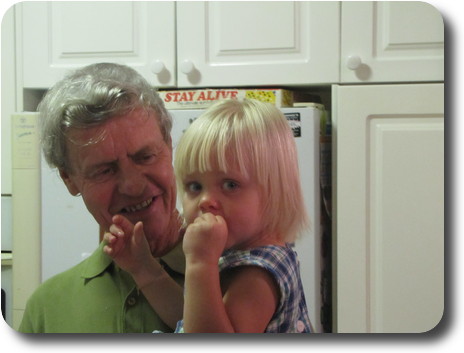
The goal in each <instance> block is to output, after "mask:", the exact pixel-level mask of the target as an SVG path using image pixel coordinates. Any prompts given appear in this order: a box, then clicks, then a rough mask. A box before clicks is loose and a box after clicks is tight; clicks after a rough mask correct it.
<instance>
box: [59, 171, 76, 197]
mask: <svg viewBox="0 0 464 353" xmlns="http://www.w3.org/2000/svg"><path fill="white" fill-rule="evenodd" d="M59 172H60V177H61V179H62V180H63V182H64V184H65V185H66V187H67V188H68V191H69V193H70V194H71V195H73V196H76V195H77V194H79V189H78V187H77V185H76V184H75V183H74V181H73V180H72V179H71V177H70V175H69V173H68V172H66V171H65V170H64V169H60V170H59Z"/></svg>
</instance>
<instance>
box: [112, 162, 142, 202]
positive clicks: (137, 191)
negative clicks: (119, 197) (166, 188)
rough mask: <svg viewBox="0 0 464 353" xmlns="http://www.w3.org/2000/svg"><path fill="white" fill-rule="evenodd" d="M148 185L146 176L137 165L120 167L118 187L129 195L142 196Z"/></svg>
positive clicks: (122, 192)
mask: <svg viewBox="0 0 464 353" xmlns="http://www.w3.org/2000/svg"><path fill="white" fill-rule="evenodd" d="M145 186H146V178H145V176H144V174H143V173H142V172H141V171H140V170H139V168H138V167H137V166H128V167H125V168H120V169H119V180H118V189H119V192H120V193H121V194H123V195H127V196H140V195H142V194H143V192H144V190H145Z"/></svg>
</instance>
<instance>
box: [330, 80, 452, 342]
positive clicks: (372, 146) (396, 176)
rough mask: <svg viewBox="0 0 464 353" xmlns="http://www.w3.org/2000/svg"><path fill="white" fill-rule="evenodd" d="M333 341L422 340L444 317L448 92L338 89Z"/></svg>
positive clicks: (421, 87) (438, 88) (423, 87)
mask: <svg viewBox="0 0 464 353" xmlns="http://www.w3.org/2000/svg"><path fill="white" fill-rule="evenodd" d="M333 99H334V108H335V111H334V114H333V115H334V122H333V124H334V133H335V140H336V146H334V150H335V156H334V158H335V163H336V166H337V168H336V171H334V173H335V174H336V176H335V179H334V180H335V185H334V186H335V190H336V192H335V194H336V197H335V209H334V210H335V213H336V216H335V223H334V226H335V229H334V234H336V236H335V239H334V249H336V252H335V253H334V256H335V258H336V270H335V277H334V282H333V283H334V284H335V285H336V293H337V296H336V302H335V303H334V305H335V312H336V313H337V314H336V318H335V320H336V331H337V332H394V333H397V332H424V331H428V330H431V329H433V328H434V327H435V326H436V325H437V324H438V323H439V322H440V320H441V317H442V315H443V309H444V85H443V84H410V85H406V84H405V85H379V86H377V85H369V86H343V87H342V86H335V87H334V89H333Z"/></svg>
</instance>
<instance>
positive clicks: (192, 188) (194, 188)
mask: <svg viewBox="0 0 464 353" xmlns="http://www.w3.org/2000/svg"><path fill="white" fill-rule="evenodd" d="M185 188H186V189H187V192H198V191H201V184H200V183H198V182H196V181H192V182H190V183H187V184H186V185H185Z"/></svg>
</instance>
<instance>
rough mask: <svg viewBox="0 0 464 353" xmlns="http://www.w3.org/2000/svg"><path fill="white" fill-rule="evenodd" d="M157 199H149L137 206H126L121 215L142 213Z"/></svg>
mask: <svg viewBox="0 0 464 353" xmlns="http://www.w3.org/2000/svg"><path fill="white" fill-rule="evenodd" d="M154 199H155V198H154V197H153V198H151V199H148V200H145V201H143V202H141V203H139V204H137V205H132V206H126V207H124V208H123V209H122V210H121V213H132V212H137V211H141V210H144V209H146V208H148V207H149V206H150V205H151V203H152V202H153V200H154Z"/></svg>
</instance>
